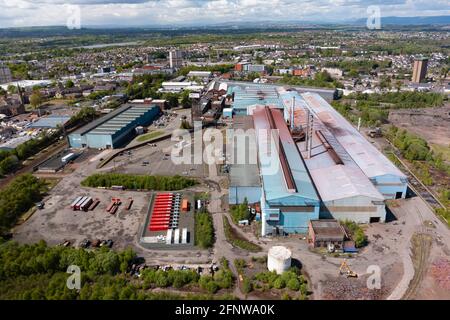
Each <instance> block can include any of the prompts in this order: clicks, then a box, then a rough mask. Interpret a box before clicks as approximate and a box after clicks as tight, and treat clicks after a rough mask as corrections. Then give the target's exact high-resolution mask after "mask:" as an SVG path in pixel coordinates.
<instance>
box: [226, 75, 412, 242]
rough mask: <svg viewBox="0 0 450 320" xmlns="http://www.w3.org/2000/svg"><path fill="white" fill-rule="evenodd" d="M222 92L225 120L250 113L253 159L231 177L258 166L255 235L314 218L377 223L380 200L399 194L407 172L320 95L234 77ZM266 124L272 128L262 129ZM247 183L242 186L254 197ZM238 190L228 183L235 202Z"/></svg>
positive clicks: (294, 227)
mask: <svg viewBox="0 0 450 320" xmlns="http://www.w3.org/2000/svg"><path fill="white" fill-rule="evenodd" d="M228 94H229V95H232V98H233V108H234V109H233V111H234V112H233V113H234V115H236V117H233V121H240V119H242V118H245V117H242V115H250V116H251V117H252V118H253V124H254V129H255V132H254V135H255V136H256V143H257V152H256V153H257V156H258V165H257V166H253V167H252V171H250V170H249V169H250V167H248V166H247V167H245V168H241V167H238V169H240V171H238V172H237V174H235V176H236V177H238V176H244V175H243V174H242V172H247V175H254V174H251V173H250V172H254V171H255V170H256V168H258V169H259V174H260V183H261V197H260V205H261V206H260V207H261V220H262V235H271V234H284V233H306V232H307V228H308V223H309V221H310V220H313V219H318V218H321V219H323V218H325V219H330V218H334V219H338V220H346V219H349V220H351V221H355V222H357V223H371V222H384V221H385V219H386V206H385V200H387V199H396V198H404V197H405V196H406V190H407V187H408V180H407V177H406V176H405V175H404V174H403V173H402V172H401V171H400V170H399V169H398V168H396V167H395V165H394V164H392V163H391V162H390V161H389V159H387V158H386V157H385V156H384V155H383V154H382V153H381V152H380V151H379V150H377V149H376V148H375V147H374V146H373V145H372V144H371V143H370V142H369V141H368V140H367V139H366V138H365V137H364V136H363V135H362V134H361V133H360V132H359V131H358V130H357V129H356V128H355V127H353V125H352V124H350V123H349V122H348V121H347V120H346V119H345V118H344V117H342V116H341V115H340V114H339V113H338V112H337V111H336V110H335V109H334V108H333V107H332V106H331V105H330V104H329V103H328V102H327V101H326V100H325V99H324V98H323V97H322V96H321V95H320V93H316V92H303V91H301V90H298V89H293V88H287V87H281V86H278V87H275V86H270V85H260V84H247V83H245V84H243V83H239V84H236V85H230V86H229V87H228ZM269 130H272V131H273V130H275V131H276V132H271V134H270V135H267V134H266V135H265V134H264V132H265V131H266V133H267V131H269ZM271 141H272V142H271ZM274 142H275V144H276V143H278V144H279V145H278V148H274V146H273V145H270V144H273V143H274ZM268 145H270V146H268ZM269 150H270V151H269ZM273 150H274V151H273ZM245 169H248V170H245ZM234 180H238V179H234ZM247 180H248V181H250V179H247ZM247 180H246V181H247ZM253 182H254V183H252V184H249V183H246V184H245V187H247V185H249V186H250V185H251V187H252V189H251V191H252V193H251V196H252V197H253V198H254V197H256V195H257V192H253V191H254V190H255V188H256V186H257V179H255V181H253ZM235 184H236V186H238V187H239V186H240V185H239V184H238V183H235ZM247 189H248V188H247ZM247 189H245V191H246V192H247ZM241 190H242V191H243V190H244V189H237V188H235V189H233V191H234V192H233V193H232V192H231V191H232V189H231V188H230V199H231V197H232V196H231V195H233V197H234V198H233V199H234V200H235V201H234V202H235V203H241V202H240V201H241V199H239V195H240V194H241V192H240V191H241ZM244 194H248V192H247V193H244V192H242V195H244ZM246 197H247V195H246Z"/></svg>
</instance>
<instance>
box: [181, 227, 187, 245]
mask: <svg viewBox="0 0 450 320" xmlns="http://www.w3.org/2000/svg"><path fill="white" fill-rule="evenodd" d="M181 243H183V244H187V228H183V231H182V232H181Z"/></svg>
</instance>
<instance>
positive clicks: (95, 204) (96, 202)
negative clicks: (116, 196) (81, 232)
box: [89, 199, 100, 211]
mask: <svg viewBox="0 0 450 320" xmlns="http://www.w3.org/2000/svg"><path fill="white" fill-rule="evenodd" d="M99 203H100V200H98V199H96V200H95V201H94V202H93V203H92V206H90V207H89V210H90V211H92V210H94V209H95V208H96V207H97V206H98V204H99Z"/></svg>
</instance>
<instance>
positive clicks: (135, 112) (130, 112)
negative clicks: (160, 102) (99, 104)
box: [89, 105, 155, 134]
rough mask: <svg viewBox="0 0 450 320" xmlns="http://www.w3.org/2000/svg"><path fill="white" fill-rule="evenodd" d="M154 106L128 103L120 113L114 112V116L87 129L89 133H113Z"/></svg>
mask: <svg viewBox="0 0 450 320" xmlns="http://www.w3.org/2000/svg"><path fill="white" fill-rule="evenodd" d="M154 107H155V105H129V106H128V108H125V109H124V110H122V112H121V113H119V114H116V116H115V117H112V118H109V119H108V120H107V121H105V122H103V123H101V124H100V125H98V126H97V127H96V128H94V129H93V130H91V131H89V133H90V134H114V133H116V132H117V131H120V130H121V129H122V128H123V127H125V126H127V125H128V124H129V123H130V122H132V121H134V120H135V119H137V118H139V117H140V116H142V115H143V114H145V113H146V112H148V110H150V109H151V108H154Z"/></svg>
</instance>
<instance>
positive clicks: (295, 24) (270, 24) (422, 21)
mask: <svg viewBox="0 0 450 320" xmlns="http://www.w3.org/2000/svg"><path fill="white" fill-rule="evenodd" d="M366 22H367V19H356V20H346V21H330V22H323V21H322V22H317V21H313V20H310V21H298V20H286V21H275V20H274V21H240V22H232V21H230V22H223V23H203V24H194V23H185V24H170V25H168V24H166V25H163V24H154V25H86V26H83V27H82V29H80V30H69V29H67V28H66V27H65V26H28V27H9V28H0V37H11V36H24V35H25V34H26V35H27V36H34V35H35V33H39V32H46V33H49V34H52V33H55V35H65V34H66V33H67V34H69V33H70V34H72V35H74V34H77V33H80V32H82V33H86V32H87V33H89V31H93V32H94V33H97V32H99V31H100V30H111V29H116V30H133V31H134V32H140V31H149V32H151V31H174V30H177V31H183V30H184V31H190V30H197V31H202V30H203V31H205V30H220V29H233V30H245V29H277V28H291V29H295V28H301V29H314V28H318V29H320V28H324V29H329V28H333V27H336V28H341V27H346V26H347V27H357V28H359V27H365V26H366ZM425 25H427V26H436V27H439V28H443V27H447V25H448V27H449V28H450V15H448V16H445V15H442V16H416V17H397V16H392V17H381V26H382V28H383V26H384V27H394V28H395V27H402V26H404V27H413V26H425ZM66 31H67V32H66Z"/></svg>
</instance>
